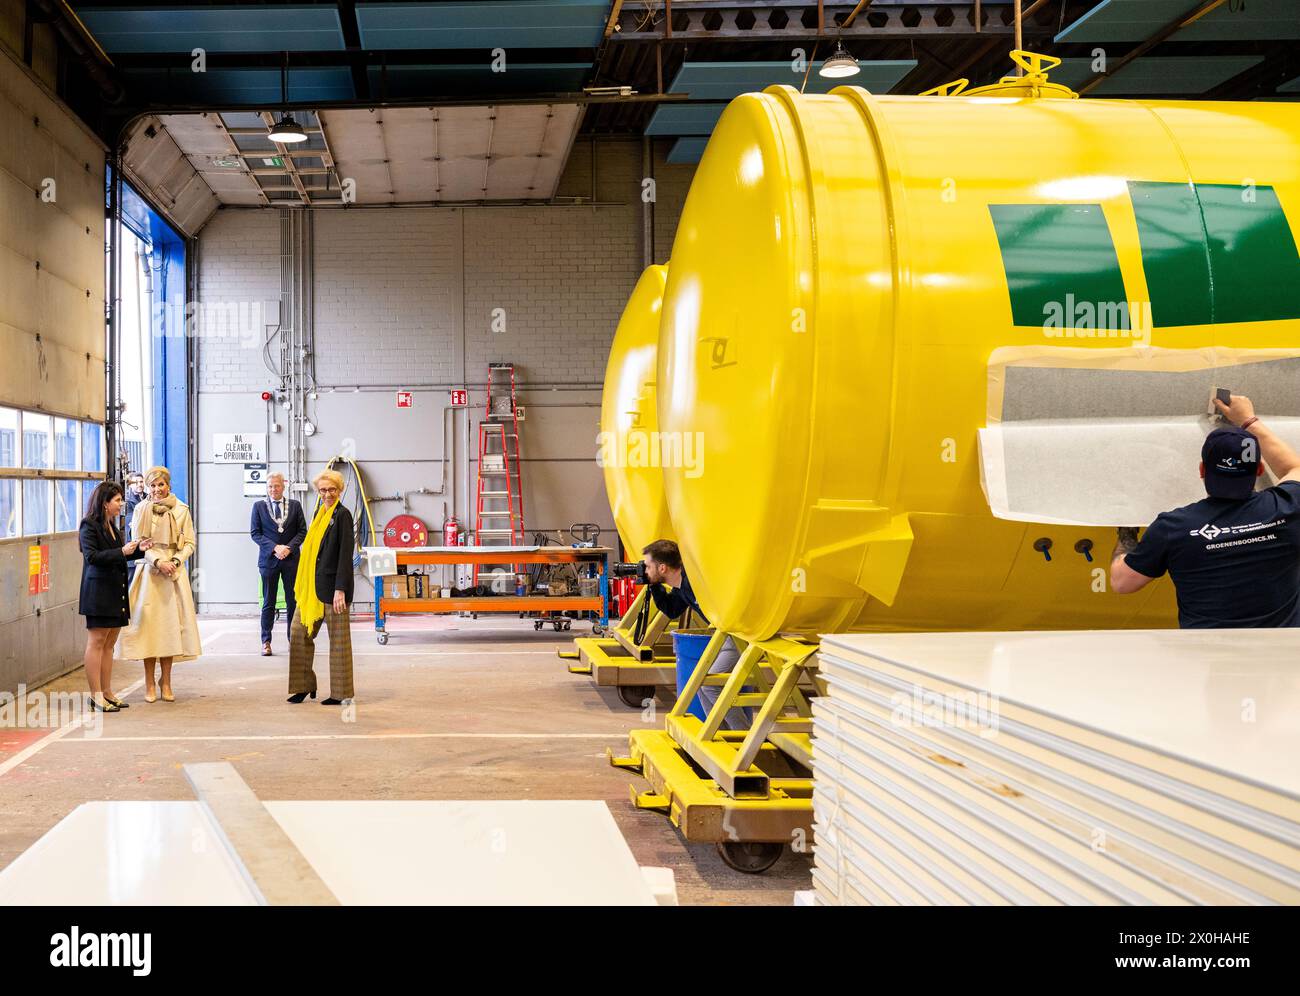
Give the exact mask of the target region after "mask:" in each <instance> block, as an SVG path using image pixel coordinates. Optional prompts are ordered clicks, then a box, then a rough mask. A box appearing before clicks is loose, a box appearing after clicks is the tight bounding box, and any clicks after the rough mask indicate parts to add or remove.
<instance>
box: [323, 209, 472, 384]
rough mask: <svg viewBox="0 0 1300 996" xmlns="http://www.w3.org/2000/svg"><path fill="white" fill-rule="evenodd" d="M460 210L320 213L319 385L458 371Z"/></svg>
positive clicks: (441, 376) (428, 379)
mask: <svg viewBox="0 0 1300 996" xmlns="http://www.w3.org/2000/svg"><path fill="white" fill-rule="evenodd" d="M463 214H464V212H463V211H459V210H450V209H439V208H409V209H404V208H394V209H393V210H356V211H317V212H316V219H315V224H316V238H315V255H316V298H315V301H316V305H315V308H316V314H315V323H316V346H317V350H316V352H317V355H316V377H317V380H318V381H319V382H320V383H322V384H363V385H369V384H397V383H403V382H411V383H423V384H445V383H449V382H451V381H454V380H457V379H458V378H459V370H458V369H456V368H455V367H454V366H453V359H454V355H453V354H454V347H453V343H454V340H455V338H456V336H457V335H458V334H459V331H460V329H459V322H458V320H457V318H458V313H459V312H460V295H461V255H462V250H461V228H462V215H463Z"/></svg>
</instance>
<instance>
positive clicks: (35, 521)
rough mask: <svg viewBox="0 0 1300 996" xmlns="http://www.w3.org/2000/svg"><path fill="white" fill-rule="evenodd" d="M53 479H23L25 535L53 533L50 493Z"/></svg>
mask: <svg viewBox="0 0 1300 996" xmlns="http://www.w3.org/2000/svg"><path fill="white" fill-rule="evenodd" d="M53 483H54V482H53V481H31V480H28V481H23V535H24V536H41V535H44V534H45V533H51V532H53V531H54V530H52V529H51V528H50V495H51V494H52V493H53V490H54V489H53V488H51V487H50V485H51V484H53Z"/></svg>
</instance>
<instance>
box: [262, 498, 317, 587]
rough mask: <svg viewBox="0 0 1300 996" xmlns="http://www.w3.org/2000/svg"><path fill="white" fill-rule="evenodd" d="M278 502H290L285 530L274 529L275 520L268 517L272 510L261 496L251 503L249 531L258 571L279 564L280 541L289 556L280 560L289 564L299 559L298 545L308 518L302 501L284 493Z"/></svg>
mask: <svg viewBox="0 0 1300 996" xmlns="http://www.w3.org/2000/svg"><path fill="white" fill-rule="evenodd" d="M281 501H285V502H288V503H289V515H288V517H287V518H286V519H285V520H284V532H280V531H279V530H278V529H276V527H275V520H274V519H273V518H271V510H270V509H269V508H267V507H266V500H265V499H264V498H259V499H257V501H255V502H253V519H252V522H251V523H250V524H249V527H248V533H249V535H250V536H252V537H253V542H254V543H256V544H257V569H258V570H265V569H266V568H267V567H270V566H271V565H272V564H277V563H281V561H278V560H276V557H275V548H276V547H277V546H279V545H281V544H284V545H285V546H287V547H288V548H289V550H290V551H291V552H290V553H289V556H287V557H285V558H284V561H283V563H286V564H289V563H292V562H293V561H294V560H296V559H297V558H298V548H299V547H301V546H302V541H303V540H304V539H306V538H307V517H306V516H305V515H303V514H302V503H301V502H299V501H298V499H296V498H290V497H289V496H288V495H285V496H284V497H283V498H282V499H281Z"/></svg>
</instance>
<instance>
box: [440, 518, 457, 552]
mask: <svg viewBox="0 0 1300 996" xmlns="http://www.w3.org/2000/svg"><path fill="white" fill-rule="evenodd" d="M459 539H460V523H459V522H457V521H456V516H454V515H450V516H448V517H447V521H446V522H444V523H443V524H442V545H443V546H456V545H457V544H458V541H459Z"/></svg>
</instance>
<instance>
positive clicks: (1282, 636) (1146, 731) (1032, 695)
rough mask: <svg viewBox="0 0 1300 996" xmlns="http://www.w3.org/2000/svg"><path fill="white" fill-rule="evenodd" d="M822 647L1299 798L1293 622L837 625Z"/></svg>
mask: <svg viewBox="0 0 1300 996" xmlns="http://www.w3.org/2000/svg"><path fill="white" fill-rule="evenodd" d="M823 646H824V647H825V648H827V651H828V652H830V653H832V654H837V655H840V656H844V657H846V658H858V659H865V660H873V661H876V662H879V663H880V664H881V665H882V666H892V667H893V668H894V669H896V670H897V671H898V672H900V673H904V674H908V675H912V676H914V677H915V680H916V681H917V683H918V685H924V684H925V683H926V682H928V681H931V680H937V681H941V682H945V683H948V684H951V685H955V686H958V687H959V688H964V689H970V690H972V691H975V692H987V693H990V694H991V695H993V696H996V699H997V700H998V701H1000V702H1002V703H1009V704H1012V705H1015V706H1019V707H1022V708H1023V709H1025V710H1028V711H1030V712H1032V713H1035V714H1038V715H1040V716H1043V717H1046V718H1049V719H1053V720H1058V721H1061V722H1064V723H1066V724H1068V725H1070V726H1072V727H1075V728H1078V729H1080V730H1082V731H1091V732H1093V733H1096V734H1100V735H1101V736H1103V737H1105V738H1108V739H1109V740H1112V741H1114V742H1115V743H1116V745H1117V746H1118V747H1122V746H1123V745H1126V744H1127V745H1132V746H1133V747H1136V748H1138V749H1139V751H1151V752H1155V753H1156V754H1158V755H1163V756H1165V757H1168V758H1172V759H1174V760H1176V761H1179V762H1183V763H1186V764H1191V765H1194V766H1196V767H1198V768H1201V769H1205V770H1208V771H1210V772H1215V773H1218V774H1219V775H1221V776H1223V777H1224V778H1226V779H1229V780H1231V781H1235V782H1241V783H1244V784H1246V785H1248V786H1257V787H1258V788H1261V789H1264V790H1265V791H1266V792H1270V793H1279V794H1281V795H1283V796H1286V797H1288V799H1289V802H1288V803H1287V806H1286V808H1288V809H1290V808H1292V806H1293V804H1294V803H1295V802H1300V764H1297V763H1296V758H1297V757H1300V722H1297V719H1296V717H1297V716H1300V630H1288V629H1277V630H1122V631H1111V630H1106V631H1083V632H1050V633H906V634H902V633H900V634H838V635H833V636H827V637H824V638H823ZM1135 756H1137V755H1135Z"/></svg>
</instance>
